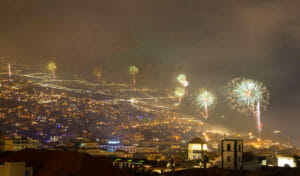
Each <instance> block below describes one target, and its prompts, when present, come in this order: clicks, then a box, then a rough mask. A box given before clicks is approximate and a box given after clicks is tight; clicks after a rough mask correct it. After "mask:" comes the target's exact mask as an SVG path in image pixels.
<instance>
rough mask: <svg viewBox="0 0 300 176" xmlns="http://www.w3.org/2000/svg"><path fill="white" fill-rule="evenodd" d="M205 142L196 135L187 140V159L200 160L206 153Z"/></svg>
mask: <svg viewBox="0 0 300 176" xmlns="http://www.w3.org/2000/svg"><path fill="white" fill-rule="evenodd" d="M207 149H208V148H207V144H206V143H205V142H204V141H203V140H202V139H200V138H199V137H196V138H194V139H192V140H191V141H190V142H188V160H202V159H203V157H204V156H206V154H207Z"/></svg>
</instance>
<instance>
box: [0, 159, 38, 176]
mask: <svg viewBox="0 0 300 176" xmlns="http://www.w3.org/2000/svg"><path fill="white" fill-rule="evenodd" d="M0 175H1V176H32V175H33V170H32V168H31V167H30V168H27V167H25V162H5V163H4V164H3V165H0Z"/></svg>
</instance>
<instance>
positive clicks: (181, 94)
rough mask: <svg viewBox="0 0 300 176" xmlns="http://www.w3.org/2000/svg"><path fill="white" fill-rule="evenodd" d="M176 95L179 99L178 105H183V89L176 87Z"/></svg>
mask: <svg viewBox="0 0 300 176" xmlns="http://www.w3.org/2000/svg"><path fill="white" fill-rule="evenodd" d="M174 94H175V97H178V103H181V100H182V98H183V97H184V94H185V90H184V88H182V87H176V89H175V92H174Z"/></svg>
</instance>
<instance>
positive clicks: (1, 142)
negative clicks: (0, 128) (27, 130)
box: [0, 134, 4, 153]
mask: <svg viewBox="0 0 300 176" xmlns="http://www.w3.org/2000/svg"><path fill="white" fill-rule="evenodd" d="M3 151H4V136H2V135H1V134H0V153H1V152H3Z"/></svg>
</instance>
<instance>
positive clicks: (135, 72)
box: [129, 65, 139, 85]
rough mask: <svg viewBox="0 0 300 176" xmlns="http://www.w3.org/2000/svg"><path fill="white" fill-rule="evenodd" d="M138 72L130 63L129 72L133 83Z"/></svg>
mask: <svg viewBox="0 0 300 176" xmlns="http://www.w3.org/2000/svg"><path fill="white" fill-rule="evenodd" d="M138 73H139V69H138V68H137V67H136V66H134V65H132V66H130V67H129V74H130V75H131V76H132V79H133V80H132V81H133V85H135V83H136V80H135V77H136V75H137V74H138Z"/></svg>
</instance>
